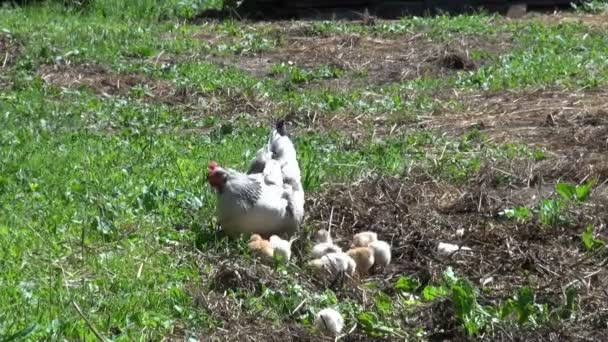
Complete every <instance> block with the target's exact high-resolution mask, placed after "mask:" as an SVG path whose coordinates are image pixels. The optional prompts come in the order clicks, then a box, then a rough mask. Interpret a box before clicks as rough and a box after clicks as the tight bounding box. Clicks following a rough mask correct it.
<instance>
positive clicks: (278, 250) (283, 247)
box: [270, 235, 295, 261]
mask: <svg viewBox="0 0 608 342" xmlns="http://www.w3.org/2000/svg"><path fill="white" fill-rule="evenodd" d="M294 241H295V239H294V240H290V241H287V240H283V239H281V238H280V237H279V236H277V235H273V236H271V237H270V245H271V246H272V249H274V254H277V255H281V256H283V258H284V259H285V261H289V260H290V259H291V244H292V242H294Z"/></svg>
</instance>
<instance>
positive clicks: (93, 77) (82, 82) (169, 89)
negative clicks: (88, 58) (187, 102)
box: [39, 64, 176, 99]
mask: <svg viewBox="0 0 608 342" xmlns="http://www.w3.org/2000/svg"><path fill="white" fill-rule="evenodd" d="M39 74H40V76H41V77H42V79H43V80H44V81H46V82H47V83H50V84H52V85H55V86H58V87H65V88H78V87H82V86H85V87H87V88H90V89H92V90H93V91H94V92H95V93H97V94H99V95H102V96H119V95H120V96H127V95H132V94H133V93H132V90H133V88H135V87H139V88H140V89H141V91H142V94H144V95H145V96H149V97H155V98H161V99H162V98H169V97H172V96H175V95H176V90H175V87H174V86H173V85H172V84H171V83H170V82H168V81H161V80H152V79H150V78H148V77H146V76H143V75H139V74H136V73H130V74H119V73H116V72H114V71H111V70H109V69H108V68H107V67H104V66H101V65H97V64H77V65H57V64H55V65H45V66H43V67H42V68H41V69H40V71H39Z"/></svg>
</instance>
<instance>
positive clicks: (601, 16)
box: [522, 12, 608, 29]
mask: <svg viewBox="0 0 608 342" xmlns="http://www.w3.org/2000/svg"><path fill="white" fill-rule="evenodd" d="M522 20H543V21H546V22H550V23H555V24H561V23H576V24H583V25H587V26H589V27H591V28H597V29H606V27H607V26H608V13H594V14H590V13H576V12H555V13H552V14H541V13H533V12H532V13H528V14H527V15H526V16H525V17H524V18H523V19H522Z"/></svg>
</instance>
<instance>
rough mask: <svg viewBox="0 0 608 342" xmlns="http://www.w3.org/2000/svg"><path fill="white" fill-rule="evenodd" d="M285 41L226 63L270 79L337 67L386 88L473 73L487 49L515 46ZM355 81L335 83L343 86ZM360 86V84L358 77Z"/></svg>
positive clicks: (294, 35) (297, 33)
mask: <svg viewBox="0 0 608 342" xmlns="http://www.w3.org/2000/svg"><path fill="white" fill-rule="evenodd" d="M288 33H289V35H288V36H287V37H286V38H285V41H284V44H283V46H282V47H280V48H277V49H275V50H273V51H269V52H266V53H260V54H257V55H255V56H240V57H238V58H237V57H235V58H232V59H228V61H227V62H226V60H225V59H222V60H223V61H224V62H225V63H228V64H231V65H234V66H237V67H239V68H241V69H243V70H246V71H248V72H250V73H252V74H253V75H256V76H268V75H269V74H270V73H271V70H272V67H273V66H274V65H276V64H278V63H282V62H292V63H293V64H294V65H296V66H298V67H300V68H303V69H305V70H312V69H315V68H318V67H322V66H335V67H337V68H339V69H342V70H345V71H347V72H349V73H353V74H360V75H364V76H366V77H364V78H363V79H362V81H361V82H363V83H365V84H373V85H382V84H387V83H394V82H400V81H403V80H410V79H415V78H418V77H421V76H425V75H428V76H434V77H441V76H446V75H449V74H453V73H454V72H456V71H459V70H471V69H474V68H476V67H478V66H479V65H483V64H484V63H486V62H488V60H487V59H477V60H475V59H473V58H472V57H471V52H473V51H477V50H484V51H486V52H487V53H489V54H490V55H499V54H500V53H502V52H503V51H505V50H506V49H507V48H508V46H509V45H510V44H511V43H510V41H511V39H510V37H502V38H501V39H500V40H498V39H497V40H496V41H495V42H494V41H492V39H489V38H488V37H475V36H463V37H461V38H460V39H458V40H454V41H452V42H450V43H442V42H436V41H433V40H432V39H431V38H429V37H428V36H427V35H426V34H424V33H420V34H413V35H404V36H399V37H395V38H381V37H363V36H360V35H354V34H345V35H332V36H312V37H311V36H310V35H308V33H307V32H306V30H304V29H302V28H300V29H298V30H294V31H292V32H288ZM349 82H353V80H351V79H350V78H349V79H347V78H344V79H340V80H338V81H336V82H334V83H336V84H334V86H336V87H343V86H345V85H348V84H349ZM354 83H356V78H355V81H354Z"/></svg>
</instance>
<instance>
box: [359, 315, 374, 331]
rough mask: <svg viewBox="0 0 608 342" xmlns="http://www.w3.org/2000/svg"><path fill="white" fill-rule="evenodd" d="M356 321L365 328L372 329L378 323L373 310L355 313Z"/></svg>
mask: <svg viewBox="0 0 608 342" xmlns="http://www.w3.org/2000/svg"><path fill="white" fill-rule="evenodd" d="M357 321H358V322H359V324H361V325H362V326H363V328H364V329H366V330H373V329H374V326H375V325H376V324H377V323H378V317H376V315H375V314H374V313H373V312H369V311H363V312H360V313H359V314H358V315H357Z"/></svg>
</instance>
